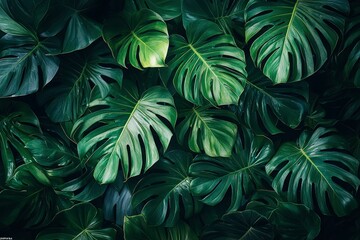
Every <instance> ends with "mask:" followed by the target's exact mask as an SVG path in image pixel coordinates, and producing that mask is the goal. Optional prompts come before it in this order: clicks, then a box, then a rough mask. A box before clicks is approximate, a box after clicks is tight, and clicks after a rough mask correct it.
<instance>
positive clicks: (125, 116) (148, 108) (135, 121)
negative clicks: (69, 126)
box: [72, 84, 177, 184]
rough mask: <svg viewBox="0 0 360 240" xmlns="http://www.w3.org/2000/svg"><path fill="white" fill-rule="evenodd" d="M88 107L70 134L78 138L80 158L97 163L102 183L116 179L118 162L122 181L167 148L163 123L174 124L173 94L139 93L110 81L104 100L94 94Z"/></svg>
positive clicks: (167, 132)
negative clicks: (108, 91) (122, 177)
mask: <svg viewBox="0 0 360 240" xmlns="http://www.w3.org/2000/svg"><path fill="white" fill-rule="evenodd" d="M89 108H90V111H91V112H89V113H88V114H86V115H84V116H83V117H82V118H80V119H79V120H78V121H77V122H76V123H75V124H74V127H73V131H72V133H73V135H75V136H77V138H78V139H79V140H80V141H79V143H78V152H79V155H80V158H81V159H83V158H85V157H86V158H88V159H87V160H86V161H90V162H96V167H95V171H94V177H95V179H96V180H97V181H98V182H99V183H101V184H104V183H110V182H113V181H114V180H115V178H116V175H117V172H118V168H119V161H120V162H121V165H122V169H123V174H124V177H125V178H126V179H127V178H129V177H134V176H137V175H139V174H140V173H141V172H144V171H146V170H148V169H149V168H150V167H151V166H152V165H153V164H154V163H155V162H157V161H158V160H159V155H160V154H161V153H162V152H163V151H165V150H166V149H167V147H168V145H169V142H170V139H171V137H172V132H171V129H169V127H168V126H167V125H170V126H172V127H174V125H175V121H176V118H177V113H176V109H175V107H174V100H173V98H172V96H171V95H170V93H169V92H168V91H167V90H166V89H164V88H162V87H158V86H157V87H153V88H150V89H148V90H147V91H146V92H144V93H143V94H142V95H141V96H140V95H139V93H138V91H137V89H136V87H135V86H134V85H130V84H129V85H126V86H124V88H122V89H120V88H119V85H112V86H111V87H110V93H109V96H108V97H106V98H104V99H102V98H100V93H99V92H97V93H94V100H92V101H91V102H90V104H89ZM156 141H158V142H159V143H156Z"/></svg>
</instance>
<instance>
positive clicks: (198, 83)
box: [161, 20, 247, 106]
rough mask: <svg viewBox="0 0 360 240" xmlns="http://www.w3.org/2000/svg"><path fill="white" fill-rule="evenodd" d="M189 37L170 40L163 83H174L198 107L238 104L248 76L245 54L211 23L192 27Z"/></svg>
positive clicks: (194, 24) (188, 31) (230, 38)
mask: <svg viewBox="0 0 360 240" xmlns="http://www.w3.org/2000/svg"><path fill="white" fill-rule="evenodd" d="M186 36H187V39H184V38H183V37H182V36H180V35H172V36H171V38H170V50H169V55H168V58H167V62H168V65H169V66H168V67H167V68H166V69H163V71H162V72H161V73H162V77H163V79H165V80H166V81H168V80H169V79H173V83H174V86H175V89H176V91H177V92H178V93H179V94H180V95H181V96H183V97H184V98H185V99H186V100H188V101H189V102H192V103H194V104H196V105H204V104H205V103H206V100H207V101H209V102H210V103H211V104H213V105H215V106H219V105H227V104H236V103H237V101H238V99H239V97H240V94H241V93H242V91H243V86H244V81H245V79H246V75H247V74H246V71H245V57H244V52H243V51H242V50H241V49H239V48H238V47H237V46H236V44H235V42H234V40H233V38H232V37H231V36H230V35H226V34H224V33H223V32H222V31H221V30H220V28H219V27H218V26H217V25H216V24H215V23H212V22H210V21H206V20H199V21H196V22H194V23H191V25H190V26H189V27H188V28H187V32H186Z"/></svg>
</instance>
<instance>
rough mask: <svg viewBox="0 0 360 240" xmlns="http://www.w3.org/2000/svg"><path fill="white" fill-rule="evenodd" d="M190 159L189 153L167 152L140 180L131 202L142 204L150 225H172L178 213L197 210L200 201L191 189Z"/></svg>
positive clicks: (189, 212)
mask: <svg viewBox="0 0 360 240" xmlns="http://www.w3.org/2000/svg"><path fill="white" fill-rule="evenodd" d="M191 162H192V156H191V154H189V153H186V152H182V151H171V152H168V153H166V154H165V157H164V158H163V159H161V160H160V161H159V163H158V164H157V165H156V166H154V169H152V170H151V171H149V172H150V174H149V175H147V176H145V177H144V178H143V179H142V180H141V181H140V182H139V184H138V185H137V187H136V188H135V193H134V196H133V199H132V203H133V207H136V206H138V205H139V204H141V203H143V204H144V207H143V209H142V213H143V215H144V217H145V219H146V222H147V223H148V224H149V225H156V226H157V225H164V226H166V227H172V226H175V225H176V223H177V222H178V221H179V219H180V216H183V217H185V218H188V217H191V216H192V215H193V214H194V213H196V212H197V211H199V207H200V206H201V205H200V204H199V203H198V202H197V199H195V198H194V197H193V196H192V195H191V193H190V182H191V178H190V177H189V172H188V169H189V166H190V164H191ZM182 209H183V210H182Z"/></svg>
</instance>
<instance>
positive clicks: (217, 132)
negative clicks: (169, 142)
mask: <svg viewBox="0 0 360 240" xmlns="http://www.w3.org/2000/svg"><path fill="white" fill-rule="evenodd" d="M179 102H180V101H179ZM178 111H179V119H183V120H182V121H181V122H179V124H178V125H177V127H176V136H177V137H178V139H179V142H180V143H181V144H185V143H186V142H187V143H188V146H189V148H190V149H191V150H192V151H193V152H197V153H199V152H201V151H202V150H203V151H204V152H205V153H206V154H207V155H208V156H211V157H229V156H230V155H231V150H232V148H233V146H234V143H235V139H236V133H237V125H236V121H235V120H234V119H235V118H234V115H233V113H231V112H230V111H227V110H222V109H216V108H210V106H204V107H196V106H193V105H192V104H188V103H187V102H185V101H183V103H181V105H180V104H179V105H178Z"/></svg>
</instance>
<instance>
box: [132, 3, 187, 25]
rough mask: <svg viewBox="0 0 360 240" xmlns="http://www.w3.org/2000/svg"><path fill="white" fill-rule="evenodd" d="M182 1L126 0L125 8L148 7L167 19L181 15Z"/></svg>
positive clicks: (137, 8)
mask: <svg viewBox="0 0 360 240" xmlns="http://www.w3.org/2000/svg"><path fill="white" fill-rule="evenodd" d="M181 3H182V2H181V1H173V0H126V1H125V4H126V7H125V10H126V11H128V10H129V9H136V10H140V9H142V8H148V9H151V10H153V11H154V12H157V13H158V14H160V16H161V17H162V18H163V19H164V20H165V21H167V20H171V19H174V18H176V17H178V16H180V15H181Z"/></svg>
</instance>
